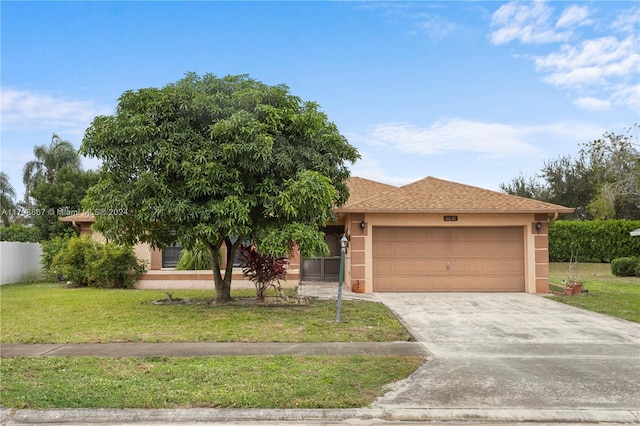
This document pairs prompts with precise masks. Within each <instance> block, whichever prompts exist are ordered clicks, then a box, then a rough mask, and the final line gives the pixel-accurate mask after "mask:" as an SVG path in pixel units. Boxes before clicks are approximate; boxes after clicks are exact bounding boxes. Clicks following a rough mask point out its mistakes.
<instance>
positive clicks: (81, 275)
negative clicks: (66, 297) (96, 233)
mask: <svg viewBox="0 0 640 426" xmlns="http://www.w3.org/2000/svg"><path fill="white" fill-rule="evenodd" d="M101 249H102V244H100V243H99V242H97V241H94V240H92V239H91V237H89V236H87V235H85V236H84V237H82V238H71V239H70V240H69V243H68V244H67V247H66V248H65V249H63V250H62V251H60V252H59V253H58V254H57V255H56V256H55V257H54V258H53V264H52V267H53V270H54V271H55V272H56V273H60V274H62V276H63V277H64V279H66V280H69V281H71V283H72V284H74V285H77V286H82V287H86V286H88V285H89V273H88V270H87V269H88V268H87V265H89V263H91V262H93V261H94V260H96V259H98V257H99V255H100V251H101Z"/></svg>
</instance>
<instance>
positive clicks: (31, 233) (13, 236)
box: [0, 225, 40, 243]
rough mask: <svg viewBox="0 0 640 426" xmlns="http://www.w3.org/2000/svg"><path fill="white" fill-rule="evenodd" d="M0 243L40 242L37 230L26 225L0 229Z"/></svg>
mask: <svg viewBox="0 0 640 426" xmlns="http://www.w3.org/2000/svg"><path fill="white" fill-rule="evenodd" d="M0 241H19V242H22V243H37V242H40V231H39V230H38V228H35V227H33V226H26V225H11V226H7V227H4V226H3V227H0Z"/></svg>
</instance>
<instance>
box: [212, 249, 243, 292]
mask: <svg viewBox="0 0 640 426" xmlns="http://www.w3.org/2000/svg"><path fill="white" fill-rule="evenodd" d="M240 242H241V239H240V238H238V239H237V240H236V241H235V242H232V241H231V239H230V238H224V239H223V238H220V239H218V241H216V244H215V246H214V245H213V244H211V243H210V242H207V245H208V246H209V252H210V253H211V264H212V265H213V280H214V283H215V287H216V303H229V302H231V301H233V298H232V297H231V278H232V276H233V257H234V256H235V254H236V250H237V249H238V247H239V246H240ZM222 243H224V244H225V245H226V247H227V259H226V260H227V262H226V265H225V270H224V278H223V277H222V270H221V267H220V258H219V257H218V253H219V252H220V248H221V247H222Z"/></svg>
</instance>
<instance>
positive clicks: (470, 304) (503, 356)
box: [375, 293, 640, 420]
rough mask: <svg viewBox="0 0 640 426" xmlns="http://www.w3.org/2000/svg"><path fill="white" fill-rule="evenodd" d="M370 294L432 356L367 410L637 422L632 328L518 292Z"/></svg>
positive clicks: (639, 335) (638, 370) (637, 337)
mask: <svg viewBox="0 0 640 426" xmlns="http://www.w3.org/2000/svg"><path fill="white" fill-rule="evenodd" d="M377 296H378V298H379V299H380V300H381V301H382V302H383V303H384V304H385V305H386V306H388V307H389V308H390V309H391V310H392V311H393V312H394V313H395V314H396V316H397V317H398V318H399V319H400V321H401V322H403V323H404V325H405V326H406V327H407V329H408V330H409V332H410V333H412V334H413V336H414V337H415V338H416V339H417V340H419V341H421V342H423V344H424V345H425V346H426V348H427V349H428V350H429V351H431V352H432V353H433V355H434V359H432V360H430V361H429V362H428V363H426V364H425V365H424V366H423V367H421V368H420V369H419V370H418V371H417V372H416V373H415V374H413V375H412V376H411V377H409V378H408V379H407V380H405V381H403V382H402V383H400V384H399V385H398V387H397V388H396V389H395V390H394V391H392V392H389V393H387V394H386V395H385V396H383V397H382V398H381V399H380V400H378V401H377V402H376V403H375V407H378V408H385V407H394V408H396V409H397V408H406V409H439V408H446V409H482V410H487V409H489V410H490V409H496V410H498V409H505V410H509V409H512V410H513V409H520V410H602V411H610V412H625V413H626V414H625V415H632V416H634V417H635V419H636V420H637V419H638V418H640V324H636V323H632V322H628V321H624V320H619V319H616V318H612V317H609V316H606V315H601V314H597V313H593V312H589V311H585V310H582V309H578V308H573V307H571V306H567V305H564V304H561V303H558V302H554V301H552V300H547V299H545V298H544V297H541V296H536V295H530V294H523V293H512V294H505V293H491V294H481V293H473V294H469V293H465V294H452V293H446V294H445V293H404V294H398V293H379V294H377ZM627 418H628V417H627Z"/></svg>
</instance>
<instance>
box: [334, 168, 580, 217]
mask: <svg viewBox="0 0 640 426" xmlns="http://www.w3.org/2000/svg"><path fill="white" fill-rule="evenodd" d="M573 211H574V209H571V208H567V207H563V206H558V205H555V204H551V203H545V202H543V201H538V200H533V199H530V198H523V197H517V196H515V195H508V194H503V193H501V192H496V191H490V190H488V189H483V188H478V187H475V186H470V185H465V184H461V183H455V182H449V181H446V180H442V179H437V178H434V177H426V178H424V179H422V180H419V181H417V182H414V183H410V184H408V185H405V186H402V187H400V188H395V189H393V187H392V189H389V190H387V191H386V192H383V193H380V194H378V195H373V196H371V195H370V196H368V197H365V198H363V199H361V200H359V201H357V202H355V201H354V202H351V200H350V202H349V203H347V205H345V206H344V207H342V208H339V209H338V212H345V213H346V212H387V213H424V212H450V213H458V212H459V213H462V212H474V213H549V212H550V213H555V212H558V213H573Z"/></svg>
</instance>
